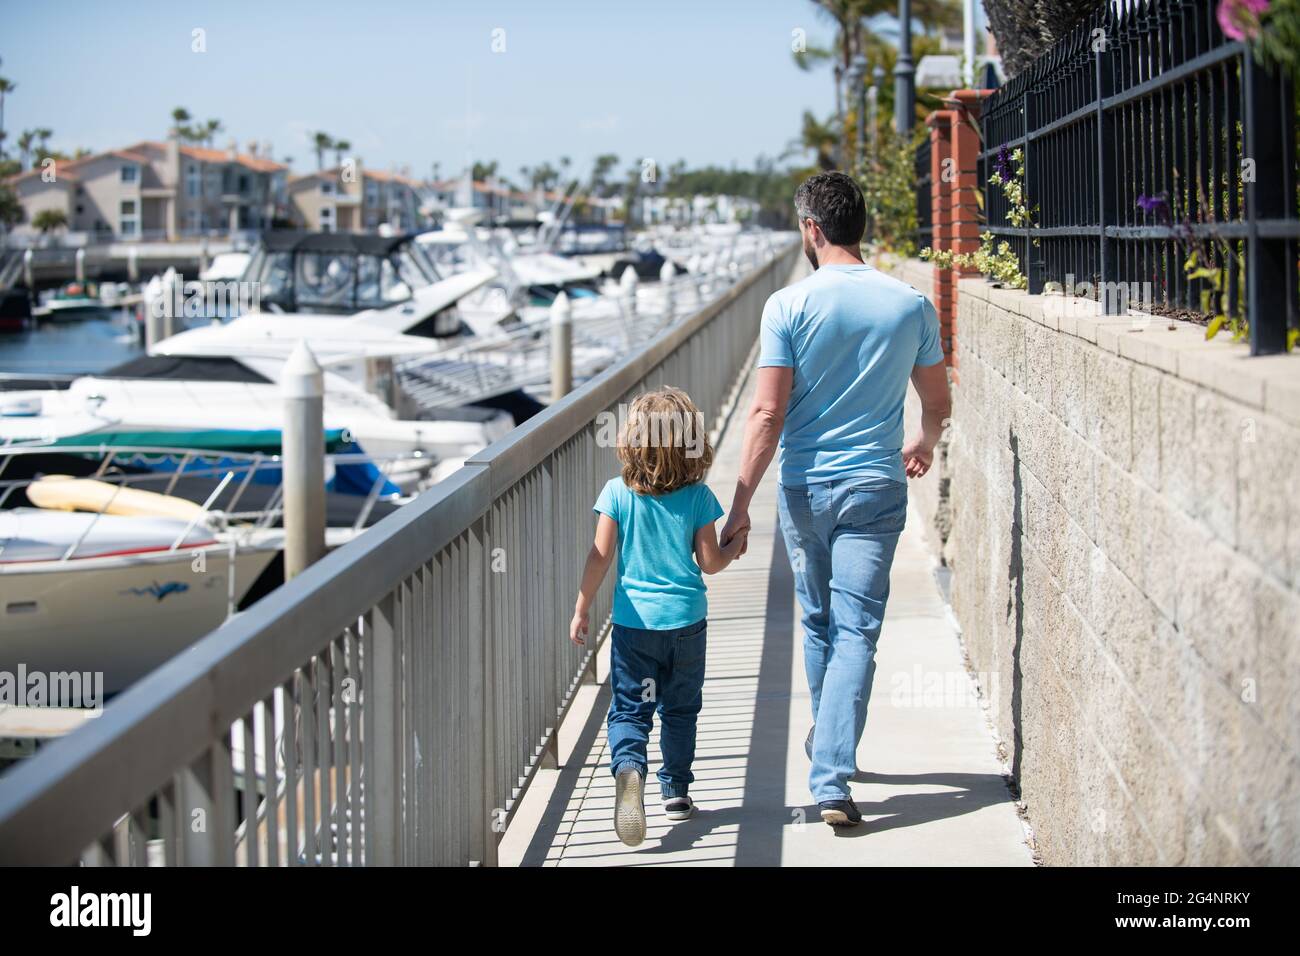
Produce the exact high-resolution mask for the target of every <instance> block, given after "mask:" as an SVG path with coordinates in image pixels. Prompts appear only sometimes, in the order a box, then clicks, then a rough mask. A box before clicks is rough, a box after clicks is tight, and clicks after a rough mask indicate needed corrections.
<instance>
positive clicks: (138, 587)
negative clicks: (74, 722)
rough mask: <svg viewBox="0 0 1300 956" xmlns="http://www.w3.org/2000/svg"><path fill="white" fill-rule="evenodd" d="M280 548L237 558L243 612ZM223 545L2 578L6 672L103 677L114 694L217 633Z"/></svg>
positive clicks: (224, 602)
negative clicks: (20, 668)
mask: <svg viewBox="0 0 1300 956" xmlns="http://www.w3.org/2000/svg"><path fill="white" fill-rule="evenodd" d="M275 554H276V549H275V548H274V547H270V548H254V549H243V550H240V551H239V552H238V554H237V556H236V559H235V574H234V579H235V588H234V596H235V601H236V603H238V601H239V600H240V598H242V597H243V596H244V595H245V594H246V593H247V592H248V589H249V588H250V587H251V586H252V584H253V582H254V581H256V580H257V577H258V575H260V574H261V573H262V571H263V570H264V569H265V568H266V566H267V565H268V564H269V563H270V561H271V559H272V558H273V557H274V556H275ZM229 566H230V552H229V550H228V549H227V548H226V547H225V546H218V547H213V548H195V549H189V550H177V551H174V552H155V553H150V554H137V555H125V556H114V557H103V558H85V559H74V560H70V561H31V562H21V563H10V564H6V565H4V567H3V570H0V670H3V671H9V672H10V673H15V672H16V669H17V666H18V665H19V664H20V663H21V664H25V665H26V667H27V672H28V673H31V672H33V671H45V672H50V671H91V672H94V671H102V672H103V674H104V691H105V692H106V693H110V694H111V693H116V692H117V691H120V690H122V689H123V688H125V687H126V686H127V685H129V684H131V683H133V682H134V681H136V680H138V679H139V678H140V677H142V676H144V675H145V674H147V673H148V672H149V671H151V670H153V669H154V668H156V667H158V665H160V664H162V663H163V662H164V661H166V660H167V659H168V658H171V657H173V656H174V655H176V654H177V653H179V652H180V651H182V650H184V649H185V648H186V647H188V646H189V645H190V644H192V643H193V642H194V641H196V640H197V639H198V638H200V637H202V636H204V635H205V634H207V633H208V632H209V631H212V630H213V629H214V628H216V627H217V626H219V625H220V624H221V623H222V622H223V621H224V620H225V619H226V615H227V610H228V606H229V583H228V582H229Z"/></svg>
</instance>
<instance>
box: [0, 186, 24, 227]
mask: <svg viewBox="0 0 1300 956" xmlns="http://www.w3.org/2000/svg"><path fill="white" fill-rule="evenodd" d="M23 215H24V214H23V205H22V203H20V202H19V201H18V197H17V196H16V195H14V191H13V190H12V189H10V188H9V187H8V186H7V185H6V184H4V183H0V227H3V228H4V229H6V230H8V229H12V228H13V227H14V226H16V225H18V223H20V222H22V221H23Z"/></svg>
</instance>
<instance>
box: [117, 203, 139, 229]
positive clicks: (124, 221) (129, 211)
mask: <svg viewBox="0 0 1300 956" xmlns="http://www.w3.org/2000/svg"><path fill="white" fill-rule="evenodd" d="M117 232H118V235H120V236H138V235H140V211H139V207H138V206H137V205H136V201H135V200H134V199H123V200H122V201H121V203H120V204H119V205H118V213H117Z"/></svg>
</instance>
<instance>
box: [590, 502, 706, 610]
mask: <svg viewBox="0 0 1300 956" xmlns="http://www.w3.org/2000/svg"><path fill="white" fill-rule="evenodd" d="M595 511H596V512H597V513H599V514H603V515H609V516H610V517H611V518H613V519H614V521H615V523H616V524H617V525H618V580H617V582H616V583H615V585H614V623H615V624H620V625H622V626H623V627H638V628H644V629H647V630H652V631H670V630H674V629H676V628H679V627H687V626H688V625H691V624H694V623H696V622H697V621H702V620H704V618H705V617H707V616H708V613H709V604H708V599H707V598H706V597H705V596H704V592H705V587H704V576H703V575H702V574H701V573H700V567H699V565H697V564H696V563H695V558H694V553H695V532H696V531H698V530H699V529H700V528H702V527H704V526H705V525H706V524H712V523H713V522H715V521H717V520H718V519H719V518H720V517H722V505H720V504H718V499H717V498H716V497H714V494H713V492H712V491H710V490H709V486H708V485H706V484H704V483H703V482H697V483H696V484H693V485H686V486H685V487H684V488H678V489H677V490H676V491H671V492H669V493H668V494H666V495H641V494H637V493H636V492H635V491H633V490H632V489H631V488H629V487H628V486H627V485H626V484H624V482H623V479H622V478H611V479H610V480H609V481H608V482H607V483H606V484H605V487H604V488H603V489H601V492H600V497H599V498H597V499H596V505H595Z"/></svg>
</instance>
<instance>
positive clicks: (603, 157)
mask: <svg viewBox="0 0 1300 956" xmlns="http://www.w3.org/2000/svg"><path fill="white" fill-rule="evenodd" d="M617 165H618V156H616V155H615V154H613V153H601V154H600V155H599V156H597V157H596V159H595V161H594V162H593V163H592V166H591V192H592V195H594V196H598V197H600V198H604V197H606V196H608V195H609V187H610V184H609V174H610V173H611V172H612V171H613V169H614V167H615V166H617Z"/></svg>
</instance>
